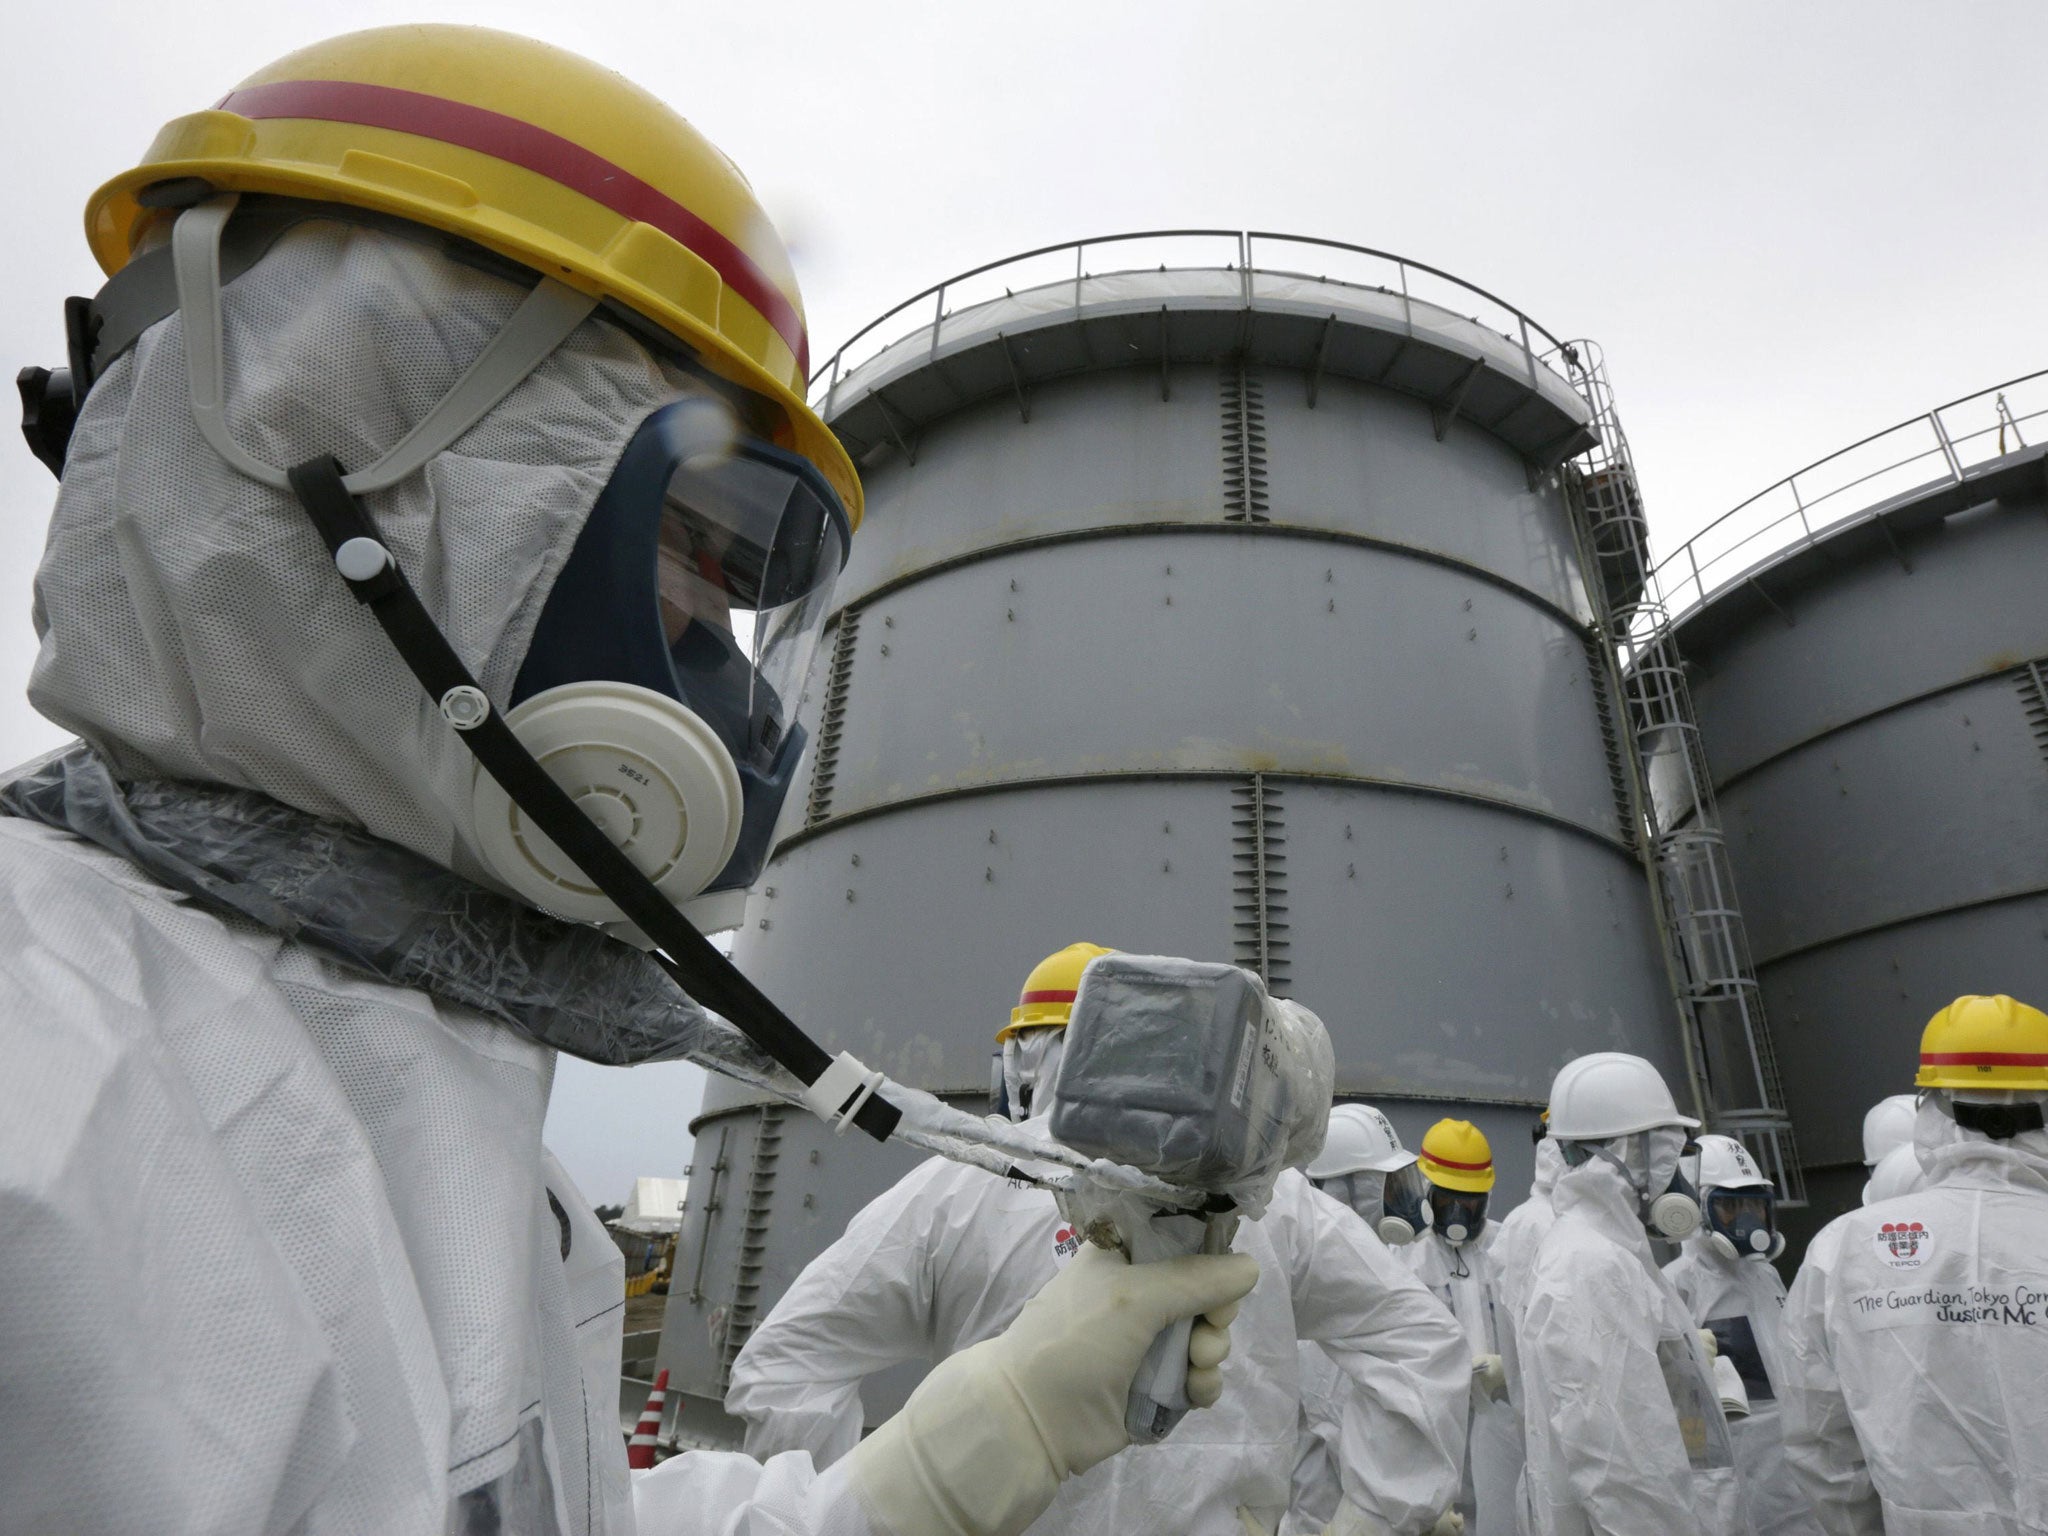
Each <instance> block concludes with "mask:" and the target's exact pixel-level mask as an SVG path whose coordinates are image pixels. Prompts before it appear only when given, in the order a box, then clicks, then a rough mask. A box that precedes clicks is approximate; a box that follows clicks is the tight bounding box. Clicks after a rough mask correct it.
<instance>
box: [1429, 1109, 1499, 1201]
mask: <svg viewBox="0 0 2048 1536" xmlns="http://www.w3.org/2000/svg"><path fill="white" fill-rule="evenodd" d="M1420 1164H1421V1167H1422V1176H1423V1177H1424V1178H1425V1179H1428V1180H1429V1182H1430V1183H1432V1184H1435V1185H1437V1186H1438V1187H1439V1188H1442V1189H1456V1190H1463V1191H1464V1192H1465V1193H1467V1194H1474V1195H1477V1194H1484V1193H1485V1192H1486V1191H1487V1190H1490V1189H1492V1188H1493V1148H1492V1147H1490V1146H1488V1145H1487V1143H1486V1133H1485V1132H1484V1131H1482V1130H1480V1129H1479V1127H1478V1126H1476V1125H1474V1124H1473V1123H1472V1122H1471V1121H1470V1120H1439V1121H1437V1123H1436V1124H1435V1125H1432V1126H1431V1127H1430V1128H1429V1130H1428V1132H1427V1133H1426V1134H1425V1135H1424V1136H1423V1138H1422V1156H1421V1159H1420Z"/></svg>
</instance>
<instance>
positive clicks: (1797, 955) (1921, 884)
mask: <svg viewBox="0 0 2048 1536" xmlns="http://www.w3.org/2000/svg"><path fill="white" fill-rule="evenodd" d="M2029 400H2031V401H2032V402H2033V403H2034V406H2035V407H2036V408H2037V409H2036V412H2035V413H2034V414H2032V415H2030V414H2028V412H2027V410H2026V402H2027V401H2029ZM2042 408H2048V375H2035V376H2033V377H2032V378H2029V379H2024V380H2019V381H2016V382H2015V383H2013V384H2007V385H2003V386H2000V387H1999V388H1998V389H1996V390H1991V391H1986V392H1985V393H1984V394H1982V395H1978V396H1972V397H1970V398H1969V399H1966V400H1962V401H1957V402H1955V403H1953V404H1951V405H1947V406H1944V407H1942V408H1941V409H1940V410H1939V411H1936V412H1931V413H1929V415H1927V416H1926V417H1916V418H1914V419H1913V420H1912V421H1910V422H1907V423H1904V424H1903V425H1901V426H1900V427H1897V428H1894V429H1892V430H1891V431H1889V432H1886V433H1881V434H1879V435H1878V436H1877V437H1876V438H1873V439H1869V440H1867V441H1866V442H1864V443H1861V444H1858V445H1856V446H1855V447H1854V448H1852V449H1849V450H1845V452H1844V453H1843V454H1840V455H1835V456H1831V457H1830V458H1829V459H1825V460H1822V461H1821V462H1820V463H1818V464H1815V465H1811V466H1809V467H1808V468H1807V469H1804V470H1801V471H1800V472H1799V473H1798V474H1797V475H1795V476H1793V477H1792V478H1791V479H1789V480H1787V481H1784V482H1781V483H1780V484H1779V485H1777V486H1774V487H1772V488H1771V490H1770V491H1767V492H1765V493H1763V495H1761V496H1759V497H1757V498H1754V499H1753V500H1752V501H1751V502H1749V503H1745V504H1744V506H1743V507H1742V508H1738V509H1737V511H1736V512H1735V513H1734V514H1731V515H1730V517H1729V518H1728V519H1725V520H1723V521H1722V522H1720V523H1717V524H1716V525H1715V526H1714V527H1713V528H1711V529H1709V530H1708V532H1707V533H1706V534H1704V535H1702V536H1701V538H1700V539H1698V540H1696V541H1695V542H1694V544H1692V545H1689V546H1687V547H1686V548H1685V549H1682V550H1680V551H1679V552H1678V554H1677V555H1676V556H1674V557H1673V558H1671V559H1670V560H1667V561H1665V562H1664V564H1663V565H1662V566H1661V567H1660V570H1661V571H1663V572H1664V573H1666V574H1667V583H1668V580H1669V578H1670V577H1675V578H1676V580H1677V583H1678V590H1679V591H1680V593H1681V594H1682V596H1683V598H1684V599H1685V600H1686V601H1687V602H1688V603H1689V604H1690V605H1691V611H1690V612H1689V613H1687V614H1685V615H1684V616H1683V617H1682V618H1681V620H1680V622H1679V625H1678V629H1677V632H1676V633H1677V640H1678V645H1679V649H1680V650H1681V651H1682V653H1683V654H1684V656H1685V658H1686V660H1687V662H1688V664H1689V666H1690V668H1691V670H1692V674H1693V676H1692V687H1693V698H1694V701H1695V705H1696V708H1697V710H1698V714H1699V720H1700V727H1701V733H1702V743H1703V745H1704V747H1705V750H1706V754H1707V758H1708V761H1709V764H1710V766H1711V768H1712V771H1713V777H1714V783H1715V787H1716V790H1717V792H1718V794H1719V797H1720V803H1721V809H1722V813H1723V818H1724V821H1725V823H1726V826H1727V830H1728V843H1729V852H1730V856H1731V858H1732V859H1733V861H1734V863H1735V867H1736V874H1737V877H1738V879H1739V880H1740V884H1741V890H1742V897H1743V906H1744V911H1745V914H1746V916H1747V918H1748V922H1749V932H1750V937H1751V941H1752V944H1753V947H1754V949H1755V954H1756V962H1757V970H1758V975H1759V978H1760V980H1761V983H1762V987H1763V992H1764V999H1765V1005H1766V1007H1767V1009H1768V1011H1769V1014H1770V1017H1771V1019H1772V1021H1773V1026H1774V1034H1775V1039H1776V1044H1777V1049H1778V1055H1779V1061H1780V1065H1781V1067H1782V1069H1783V1074H1784V1079H1785V1087H1786V1093H1787V1096H1788V1098H1789V1100H1790V1109H1791V1111H1792V1116H1793V1123H1794V1128H1795V1130H1796V1133H1797V1140H1798V1145H1799V1148H1800V1151H1801V1154H1802V1156H1803V1157H1804V1159H1805V1161H1806V1164H1807V1168H1808V1177H1809V1188H1810V1190H1811V1193H1812V1197H1813V1209H1812V1210H1811V1212H1810V1213H1808V1220H1809V1221H1810V1222H1815V1223H1818V1222H1824V1221H1826V1220H1827V1219H1829V1218H1830V1217H1831V1216H1833V1215H1835V1214H1837V1213H1839V1212H1840V1211H1841V1210H1843V1209H1846V1208H1847V1207H1848V1206H1850V1205H1852V1204H1854V1203H1855V1202H1856V1200H1857V1198H1858V1196H1859V1193H1860V1190H1861V1186H1862V1182H1863V1168H1862V1161H1861V1159H1862V1149H1861V1140H1860V1134H1861V1125H1862V1117H1863V1113H1864V1111H1865V1110H1866V1109H1867V1108H1868V1107H1869V1106H1870V1105H1871V1104H1873V1103H1874V1102H1876V1101H1877V1100H1878V1099H1879V1098H1882V1097H1883V1096H1885V1095H1886V1094H1891V1093H1901V1092H1910V1091H1911V1089H1912V1077H1913V1071H1914V1066H1915V1062H1916V1059H1917V1050H1918V1042H1919V1035H1920V1031H1921V1029H1922V1028H1923V1027H1924V1026H1925V1024H1926V1022H1927V1020H1928V1018H1929V1017H1930V1016H1931V1015H1932V1014H1933V1013H1934V1012H1935V1011H1936V1010H1937V1009H1938V1008H1940V1007H1942V1006H1943V1005H1944V1004H1946V1003H1948V1002H1949V1001H1950V1000H1951V999H1953V998H1954V997H1956V996H1958V995H1959V994H1962V993H1965V992H2006V993H2010V994H2012V995H2014V996H2017V997H2020V998H2022V999H2025V1000H2028V1001H2031V1002H2033V1003H2034V1004H2035V1005H2036V1006H2048V602H2044V601H2043V599H2042V592H2043V589H2044V583H2048V494H2044V471H2043V464H2044V450H2043V449H2042V448H2041V447H2039V446H2029V444H2028V441H2027V440H2028V439H2029V438H2032V439H2034V440H2035V443H2036V444H2038V442H2039V440H2040V439H2041V438H2042V437H2043V436H2044V435H2048V434H2044V432H2043V430H2042V429H2043V427H2044V426H2048V416H2044V415H2041V414H2040V410H2041V409H2042ZM1702 597H1704V598H1705V601H1704V602H1701V601H1700V599H1701V598H1702Z"/></svg>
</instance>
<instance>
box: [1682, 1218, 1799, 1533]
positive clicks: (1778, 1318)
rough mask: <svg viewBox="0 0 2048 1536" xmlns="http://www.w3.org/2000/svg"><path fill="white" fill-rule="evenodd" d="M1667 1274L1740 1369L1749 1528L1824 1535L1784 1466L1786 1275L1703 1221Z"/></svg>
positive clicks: (1739, 1445)
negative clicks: (1732, 1249) (1728, 1244)
mask: <svg viewBox="0 0 2048 1536" xmlns="http://www.w3.org/2000/svg"><path fill="white" fill-rule="evenodd" d="M1664 1278H1665V1279H1667V1280H1669V1281H1670V1282H1671V1284H1672V1286H1673V1288H1675V1289H1676V1290H1677V1292H1678V1294H1679V1296H1680V1297H1681V1298H1682V1299H1683V1300H1684V1302H1685V1304H1686V1306H1687V1307H1689V1308H1691V1310H1692V1320H1693V1321H1694V1322H1695V1323H1697V1324H1698V1325H1699V1326H1700V1327H1702V1328H1711V1329H1713V1331H1714V1337H1715V1340H1716V1342H1717V1344H1718V1345H1719V1350H1720V1358H1721V1359H1723V1360H1726V1361H1729V1362H1730V1363H1731V1364H1733V1365H1734V1367H1735V1369H1736V1370H1737V1371H1738V1372H1739V1373H1740V1374H1741V1377H1742V1385H1743V1390H1744V1391H1745V1393H1746V1394H1747V1395H1748V1398H1749V1413H1748V1415H1747V1416H1745V1417H1743V1418H1738V1419H1732V1420H1730V1421H1729V1424H1728V1433H1729V1437H1730V1439H1731V1440H1732V1441H1733V1442H1734V1445H1735V1475H1736V1478H1737V1480H1738V1481H1739V1482H1740V1483H1741V1484H1742V1507H1743V1512H1744V1514H1745V1515H1746V1516H1747V1518H1748V1520H1749V1528H1750V1529H1751V1530H1753V1531H1755V1532H1756V1536H1821V1530H1822V1527H1821V1524H1820V1522H1819V1521H1818V1520H1816V1519H1815V1518H1814V1515H1813V1511H1812V1509H1811V1508H1810V1507H1809V1506H1808V1505H1807V1502H1806V1498H1805V1495H1803V1494H1801V1493H1800V1492H1799V1490H1798V1489H1797V1488H1796V1487H1794V1486H1793V1483H1792V1474H1791V1473H1790V1472H1789V1471H1788V1470H1787V1469H1786V1466H1785V1425H1784V1420H1783V1417H1782V1414H1781V1403H1780V1400H1781V1399H1782V1398H1783V1396H1784V1381H1785V1361H1784V1340H1783V1330H1784V1310H1785V1282H1784V1281H1783V1280H1781V1279H1779V1278H1778V1271H1777V1270H1776V1268H1774V1267H1773V1266H1772V1265H1770V1264H1767V1263H1765V1262H1763V1261H1762V1260H1760V1259H1742V1258H1736V1259H1731V1258H1729V1257H1727V1256H1726V1255H1725V1254H1721V1253H1716V1252H1715V1251H1714V1249H1713V1248H1712V1247H1711V1246H1710V1245H1709V1244H1708V1242H1707V1233H1706V1229H1705V1228H1704V1227H1702V1228H1701V1230H1700V1231H1699V1232H1698V1233H1696V1234H1695V1235H1693V1236H1692V1237H1690V1238H1687V1239H1686V1242H1685V1248H1684V1251H1683V1252H1681V1253H1680V1254H1679V1256H1678V1257H1677V1258H1676V1259H1674V1260H1672V1261H1671V1262H1670V1263H1669V1264H1667V1265H1665V1266H1664Z"/></svg>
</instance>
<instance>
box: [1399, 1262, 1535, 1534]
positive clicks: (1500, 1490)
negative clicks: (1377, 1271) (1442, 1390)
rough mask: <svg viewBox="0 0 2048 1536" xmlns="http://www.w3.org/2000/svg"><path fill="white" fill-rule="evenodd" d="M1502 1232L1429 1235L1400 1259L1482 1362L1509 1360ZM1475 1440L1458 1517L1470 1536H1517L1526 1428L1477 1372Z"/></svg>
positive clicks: (1472, 1414)
mask: <svg viewBox="0 0 2048 1536" xmlns="http://www.w3.org/2000/svg"><path fill="white" fill-rule="evenodd" d="M1499 1232H1500V1225H1499V1223H1497V1222H1492V1221H1489V1222H1487V1223H1486V1224H1485V1225H1484V1226H1483V1227H1481V1228H1480V1230H1479V1234H1478V1236H1476V1237H1474V1238H1473V1239H1472V1240H1471V1241H1470V1242H1466V1243H1451V1242H1447V1241H1446V1240H1445V1239H1444V1238H1443V1237H1442V1236H1440V1235H1439V1234H1438V1233H1437V1232H1435V1231H1434V1230H1431V1231H1428V1232H1425V1233H1423V1234H1422V1236H1421V1237H1419V1238H1418V1239H1416V1240H1415V1241H1414V1242H1412V1243H1410V1244H1409V1245H1408V1246H1407V1247H1405V1248H1401V1249H1399V1250H1397V1254H1398V1257H1399V1258H1401V1259H1402V1260H1403V1261H1404V1262H1405V1263H1406V1264H1407V1265H1408V1268H1409V1270H1410V1271H1411V1272H1412V1273H1413V1274H1414V1276H1415V1278H1416V1279H1418V1280H1420V1281H1421V1282H1422V1283H1423V1284H1424V1285H1426V1286H1428V1287H1429V1291H1430V1294H1431V1295H1433V1296H1434V1297H1436V1299H1437V1300H1439V1301H1441V1302H1442V1303H1443V1304H1444V1305H1445V1306H1446V1307H1448V1308H1449V1309H1450V1312H1451V1315H1452V1316H1453V1317H1455V1318H1456V1319H1457V1320H1458V1326H1459V1327H1460V1328H1461V1329H1462V1330H1463V1331H1464V1334H1465V1349H1466V1351H1467V1353H1468V1354H1469V1355H1470V1356H1471V1358H1472V1359H1474V1360H1475V1361H1476V1360H1477V1359H1479V1358H1480V1357H1481V1356H1483V1355H1498V1354H1500V1353H1501V1335H1502V1334H1503V1333H1504V1332H1505V1331H1506V1319H1505V1317H1504V1316H1503V1312H1502V1309H1501V1308H1500V1307H1499V1305H1498V1304H1497V1303H1496V1302H1495V1299H1494V1286H1493V1248H1494V1245H1495V1240H1496V1238H1497V1237H1498V1235H1499ZM1469 1413H1470V1417H1469V1420H1468V1423H1469V1428H1470V1433H1469V1438H1468V1440H1467V1442H1466V1449H1465V1467H1464V1479H1463V1483H1462V1486H1461V1487H1460V1488H1459V1490H1458V1500H1457V1508H1458V1512H1459V1513H1460V1514H1462V1515H1463V1516H1464V1517H1465V1530H1466V1532H1467V1536H1515V1531H1516V1528H1517V1524H1518V1521H1517V1518H1516V1514H1515V1509H1516V1505H1517V1504H1518V1502H1519V1500H1518V1498H1517V1496H1516V1493H1515V1485H1516V1482H1517V1480H1518V1479H1519V1478H1520V1476H1521V1472H1522V1426H1521V1421H1520V1419H1519V1417H1518V1416H1517V1415H1516V1413H1515V1410H1514V1408H1513V1406H1512V1405H1511V1404H1510V1403H1509V1402H1508V1401H1506V1400H1505V1399H1503V1400H1500V1401H1496V1400H1495V1399H1494V1398H1493V1397H1491V1396H1489V1395H1488V1394H1487V1392H1486V1390H1485V1388H1484V1387H1483V1385H1482V1378H1481V1377H1480V1376H1479V1374H1478V1373H1477V1372H1475V1373H1474V1375H1473V1378H1472V1390H1471V1394H1470V1410H1469Z"/></svg>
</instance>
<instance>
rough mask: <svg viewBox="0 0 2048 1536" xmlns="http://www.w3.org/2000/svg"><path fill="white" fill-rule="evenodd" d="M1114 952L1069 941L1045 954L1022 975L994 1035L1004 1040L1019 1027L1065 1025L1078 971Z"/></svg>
mask: <svg viewBox="0 0 2048 1536" xmlns="http://www.w3.org/2000/svg"><path fill="white" fill-rule="evenodd" d="M1115 953H1116V951H1115V950H1113V949H1105V948H1103V947H1102V946H1101V945H1100V944H1069V945H1068V946H1067V947H1066V948H1065V949H1057V950H1054V951H1053V952H1052V953H1051V954H1049V955H1047V956H1046V957H1045V958H1044V959H1043V960H1041V961H1039V962H1038V964H1036V965H1034V966H1033V967H1031V974H1030V975H1029V976H1026V977H1025V978H1024V991H1023V993H1022V994H1021V995H1020V996H1019V997H1018V999H1017V1006H1016V1007H1014V1008H1012V1009H1011V1010H1010V1022H1009V1023H1007V1024H1005V1025H1004V1026H1003V1027H1002V1028H1001V1029H999V1030H997V1031H996V1039H997V1040H998V1041H1002V1040H1007V1039H1009V1038H1010V1036H1011V1035H1013V1034H1015V1033H1016V1032H1017V1031H1018V1030H1020V1029H1037V1028H1041V1027H1043V1026H1046V1025H1056V1026H1058V1027H1059V1028H1061V1029H1064V1028H1066V1025H1067V1021H1068V1020H1069V1019H1071V1018H1072V1017H1073V1016H1074V994H1075V992H1077V991H1079V990H1080V986H1081V973H1082V972H1083V971H1085V970H1087V969H1088V962H1089V961H1090V960H1093V959H1094V958H1095V957H1096V956H1098V955H1113V954H1115Z"/></svg>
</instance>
